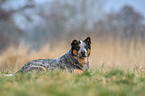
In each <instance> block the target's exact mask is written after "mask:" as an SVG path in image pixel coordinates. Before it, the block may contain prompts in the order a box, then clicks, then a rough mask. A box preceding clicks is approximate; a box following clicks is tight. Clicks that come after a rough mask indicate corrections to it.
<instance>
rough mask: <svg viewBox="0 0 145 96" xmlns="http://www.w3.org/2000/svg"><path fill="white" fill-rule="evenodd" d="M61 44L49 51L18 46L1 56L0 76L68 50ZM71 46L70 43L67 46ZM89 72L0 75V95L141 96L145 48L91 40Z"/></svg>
mask: <svg viewBox="0 0 145 96" xmlns="http://www.w3.org/2000/svg"><path fill="white" fill-rule="evenodd" d="M68 44H69V43H66V42H64V43H63V44H61V47H60V48H58V47H57V48H54V49H53V50H51V47H50V46H49V44H47V45H46V46H43V48H40V50H30V49H29V47H26V46H24V45H20V46H19V47H14V46H10V47H9V48H7V49H6V50H4V51H3V52H2V53H1V54H0V74H7V73H14V72H16V71H17V70H19V69H20V68H21V67H22V66H23V64H25V63H26V62H28V61H30V60H34V59H40V58H44V59H45V58H56V57H58V56H61V55H63V54H64V53H65V52H67V51H68V50H69V48H70V46H68ZM69 45H70V44H69ZM90 63H91V71H90V72H87V71H86V72H84V73H83V74H72V73H67V72H64V71H60V70H58V71H55V72H45V73H43V72H42V73H28V74H23V75H22V74H17V75H15V76H12V77H5V76H2V75H0V95H1V96H31V95H34V96H40V95H41V96H75V95H76V96H144V95H145V91H144V90H145V73H144V72H145V69H144V68H145V45H144V44H143V43H141V42H139V41H138V42H137V43H135V42H133V41H132V42H127V41H121V40H117V41H113V40H108V41H107V42H104V41H103V42H102V41H101V40H93V42H92V50H91V56H90Z"/></svg>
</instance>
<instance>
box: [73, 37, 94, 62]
mask: <svg viewBox="0 0 145 96" xmlns="http://www.w3.org/2000/svg"><path fill="white" fill-rule="evenodd" d="M90 50H91V38H90V37H87V38H86V39H85V40H80V41H78V40H73V41H72V43H71V54H72V56H74V57H77V58H82V59H83V58H86V57H89V55H90Z"/></svg>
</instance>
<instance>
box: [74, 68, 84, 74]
mask: <svg viewBox="0 0 145 96" xmlns="http://www.w3.org/2000/svg"><path fill="white" fill-rule="evenodd" d="M73 72H74V73H78V74H82V73H83V71H82V70H79V69H74V70H73Z"/></svg>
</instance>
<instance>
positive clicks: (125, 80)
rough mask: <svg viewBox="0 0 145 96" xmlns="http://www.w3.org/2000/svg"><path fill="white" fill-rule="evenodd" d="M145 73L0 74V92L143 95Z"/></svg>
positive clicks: (8, 95)
mask: <svg viewBox="0 0 145 96" xmlns="http://www.w3.org/2000/svg"><path fill="white" fill-rule="evenodd" d="M144 90H145V74H144V73H142V72H140V71H136V70H123V69H118V68H113V69H106V70H99V69H96V70H91V72H84V73H83V74H81V75H79V74H71V73H67V72H63V71H55V72H45V73H28V74H24V75H22V74H17V75H15V76H13V77H3V76H1V77H0V93H1V96H40V95H41V96H144V95H145V91H144Z"/></svg>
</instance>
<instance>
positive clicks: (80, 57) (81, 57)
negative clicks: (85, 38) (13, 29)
mask: <svg viewBox="0 0 145 96" xmlns="http://www.w3.org/2000/svg"><path fill="white" fill-rule="evenodd" d="M86 57H87V56H78V58H79V59H84V58H86Z"/></svg>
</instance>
